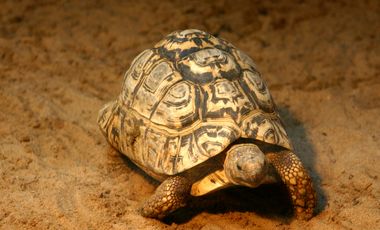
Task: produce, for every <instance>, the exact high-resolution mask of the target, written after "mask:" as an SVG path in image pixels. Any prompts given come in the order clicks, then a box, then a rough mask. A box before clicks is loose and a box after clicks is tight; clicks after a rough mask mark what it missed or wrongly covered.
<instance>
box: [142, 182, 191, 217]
mask: <svg viewBox="0 0 380 230" xmlns="http://www.w3.org/2000/svg"><path fill="white" fill-rule="evenodd" d="M190 188H191V184H190V182H189V181H188V180H187V179H186V178H184V177H181V176H174V177H169V178H168V179H166V180H165V181H164V182H162V184H161V185H160V186H158V187H157V189H156V191H155V192H154V194H153V195H152V196H151V197H149V198H148V200H146V201H145V202H144V203H143V204H142V205H141V207H140V208H139V210H138V211H139V213H140V214H141V215H142V216H144V217H150V218H158V219H161V218H164V217H165V216H167V215H168V214H169V213H171V212H173V211H175V210H177V209H178V208H181V207H184V206H186V203H187V200H188V198H189V196H190Z"/></svg>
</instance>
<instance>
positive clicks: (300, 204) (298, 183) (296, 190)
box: [266, 150, 316, 220]
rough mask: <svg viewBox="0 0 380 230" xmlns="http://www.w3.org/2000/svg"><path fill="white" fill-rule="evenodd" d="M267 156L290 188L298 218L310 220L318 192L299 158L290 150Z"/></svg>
mask: <svg viewBox="0 0 380 230" xmlns="http://www.w3.org/2000/svg"><path fill="white" fill-rule="evenodd" d="M266 156H267V159H268V160H269V161H270V162H271V163H272V164H273V166H274V168H275V169H276V171H277V172H278V174H279V175H280V177H281V180H282V181H283V182H284V183H285V185H286V186H287V188H288V190H289V193H290V195H291V199H292V203H293V206H294V211H295V215H296V217H297V219H303V220H309V219H310V218H311V217H312V216H313V211H314V208H315V205H316V194H315V191H314V189H313V185H312V181H311V178H310V176H309V174H308V172H307V171H306V169H305V168H304V167H303V165H302V163H301V161H300V160H299V158H298V157H297V156H296V155H295V154H294V153H293V152H291V151H289V150H283V151H280V152H276V153H269V154H267V155H266Z"/></svg>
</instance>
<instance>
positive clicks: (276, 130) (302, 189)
mask: <svg viewBox="0 0 380 230" xmlns="http://www.w3.org/2000/svg"><path fill="white" fill-rule="evenodd" d="M98 123H99V126H100V129H101V131H102V133H103V134H104V135H105V137H106V138H107V140H108V142H109V143H110V144H111V145H112V146H113V147H115V148H116V149H117V150H119V151H120V152H121V153H123V154H125V155H126V156H127V157H128V158H130V159H131V160H132V161H133V162H134V163H135V164H136V165H138V166H139V167H140V168H141V169H143V170H144V171H145V172H146V173H147V174H149V175H150V176H152V177H153V178H155V179H157V180H159V181H162V183H161V185H160V186H159V187H158V188H157V189H156V191H155V193H154V194H153V195H152V196H151V197H150V198H149V199H148V200H146V201H145V202H143V204H142V205H141V207H140V208H139V212H140V214H141V215H143V216H145V217H152V218H163V217H165V216H167V215H168V214H169V213H171V212H173V211H175V210H177V209H178V208H180V207H183V206H185V205H186V202H187V201H188V200H189V198H190V197H191V196H201V195H204V194H207V193H210V192H213V191H216V190H219V189H222V188H226V187H229V186H234V185H243V186H248V187H252V188H254V187H257V186H259V185H261V184H267V183H275V182H281V181H282V182H283V183H284V184H285V185H286V187H287V189H288V191H289V195H290V197H291V200H292V203H293V206H294V211H295V215H296V216H297V218H299V219H310V218H311V217H312V215H313V210H314V207H315V205H316V196H315V192H314V189H313V187H312V181H311V178H310V177H309V175H308V173H307V171H306V170H305V168H304V167H303V166H302V163H301V161H300V160H299V158H298V157H297V156H296V155H295V154H294V153H293V148H292V145H291V142H290V140H289V138H288V136H287V134H286V131H285V129H284V127H283V124H282V122H281V119H280V117H279V114H278V113H277V111H276V107H275V104H274V103H273V100H272V96H271V95H270V93H269V91H268V88H267V86H266V84H265V83H264V81H263V79H262V78H261V76H260V73H259V72H258V71H257V69H256V66H255V64H254V62H253V61H252V59H251V58H250V57H248V56H247V55H246V54H244V53H243V52H241V51H240V50H238V49H237V48H236V47H234V46H233V45H232V44H230V43H229V42H227V41H225V40H223V39H220V38H217V37H214V36H212V35H210V34H208V33H206V32H203V31H200V30H196V29H188V30H184V31H176V32H173V33H171V34H169V35H167V36H166V37H165V38H164V39H163V40H161V41H160V42H158V43H157V44H156V45H155V46H154V48H152V49H147V50H145V51H143V52H142V53H140V54H139V55H138V56H137V57H136V58H135V59H134V61H133V62H132V64H131V66H130V68H129V70H128V71H127V72H126V74H125V76H124V84H123V87H122V92H121V94H120V95H119V96H118V98H117V99H116V100H115V101H112V102H109V103H108V104H106V105H105V106H104V107H103V108H102V109H101V110H100V111H99V116H98Z"/></svg>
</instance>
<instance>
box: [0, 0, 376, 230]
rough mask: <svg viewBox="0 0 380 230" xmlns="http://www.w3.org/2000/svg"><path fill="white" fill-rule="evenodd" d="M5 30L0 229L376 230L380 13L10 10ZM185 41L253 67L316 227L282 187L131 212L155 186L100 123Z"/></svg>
mask: <svg viewBox="0 0 380 230" xmlns="http://www.w3.org/2000/svg"><path fill="white" fill-rule="evenodd" d="M159 2H160V3H159ZM0 20H1V21H0V194H1V196H0V229H202V230H206V229H208V230H211V229H212V230H216V229H375V228H376V227H378V226H380V182H379V173H380V164H379V162H380V150H379V146H380V134H379V130H380V120H379V115H380V29H379V28H380V4H379V1H376V0H373V1H355V3H354V1H322V0H320V1H317V0H315V1H294V2H289V1H283V2H282V3H281V2H279V1H265V2H264V1H257V2H256V1H241V0H235V1H230V2H227V1H215V2H212V1H210V2H208V1H207V2H206V1H191V2H190V1H189V2H188V1H173V2H172V1H116V0H111V1H63V0H62V1H32V0H30V1H17V2H16V1H0ZM185 28H198V29H202V30H206V31H208V32H210V33H213V34H215V35H218V36H220V37H223V38H225V39H227V40H229V41H231V42H232V43H233V44H234V45H235V46H237V47H238V48H240V49H241V50H244V51H245V52H246V53H247V54H249V55H250V56H251V57H253V59H254V60H255V61H256V63H257V65H258V67H259V70H260V71H261V72H262V73H263V76H264V79H265V80H266V81H267V83H268V85H269V88H270V90H271V93H272V95H273V97H274V100H275V102H276V103H277V105H278V107H279V111H280V114H281V116H282V117H283V120H284V123H285V124H286V129H287V131H288V133H289V136H290V137H291V139H292V141H293V144H294V146H295V149H296V151H297V153H298V155H299V156H300V158H301V159H302V161H303V162H304V164H305V166H306V167H307V169H308V170H309V171H310V173H311V176H312V178H313V180H314V182H315V187H316V190H317V195H318V207H317V210H316V215H315V217H314V218H312V219H311V220H310V221H308V222H302V221H298V220H295V219H294V218H292V215H291V206H290V205H289V202H288V200H287V199H286V197H287V194H286V191H284V189H283V186H281V185H273V186H265V187H262V188H258V189H242V188H236V189H230V190H225V191H221V192H219V193H216V194H213V195H210V196H208V197H205V198H203V199H200V200H199V201H198V202H194V204H193V205H192V206H193V207H190V208H187V209H184V210H181V211H179V212H178V213H176V214H175V215H174V216H172V217H171V218H168V219H166V220H164V221H158V220H152V219H146V218H143V217H141V216H139V215H138V214H137V212H136V211H135V210H136V207H138V204H139V203H140V202H141V201H143V200H144V199H145V198H147V197H148V196H149V195H150V194H151V193H152V192H153V191H154V189H155V187H156V186H157V183H156V182H155V181H153V180H152V179H150V178H149V177H147V176H146V175H145V174H144V173H143V172H142V171H141V170H139V169H138V168H137V167H135V166H134V165H133V164H132V163H131V162H129V161H128V159H127V158H125V157H123V156H122V155H121V154H119V153H118V152H117V151H115V150H114V149H112V148H111V147H110V146H109V145H108V144H107V142H106V140H105V138H104V137H103V136H102V135H101V133H100V132H99V130H98V127H97V124H96V116H97V112H98V110H99V109H100V108H101V106H102V105H103V104H104V103H106V102H107V101H109V100H112V99H114V98H115V97H116V96H117V94H118V93H119V91H120V88H121V82H122V76H123V73H124V72H125V71H126V70H127V69H128V66H129V65H130V63H131V61H132V60H133V58H134V57H135V56H136V55H137V54H138V53H139V52H141V51H142V50H144V49H146V48H150V47H152V46H153V44H154V43H156V42H157V41H159V40H160V39H161V38H162V37H163V36H164V35H166V34H168V33H169V32H171V31H174V30H178V29H185Z"/></svg>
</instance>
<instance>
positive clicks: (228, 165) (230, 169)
mask: <svg viewBox="0 0 380 230" xmlns="http://www.w3.org/2000/svg"><path fill="white" fill-rule="evenodd" d="M268 166H269V165H268V163H267V161H266V158H265V155H264V153H263V152H261V150H260V149H259V148H258V147H257V146H256V145H255V144H252V143H244V144H236V145H233V146H232V147H231V148H230V149H229V150H228V151H227V156H226V159H225V161H224V171H225V174H226V176H227V178H228V180H229V181H230V182H232V183H233V184H236V185H244V186H248V187H252V188H254V187H257V186H259V185H260V184H262V183H264V182H265V180H266V179H267V176H268V171H269V167H268Z"/></svg>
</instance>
